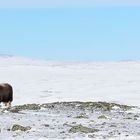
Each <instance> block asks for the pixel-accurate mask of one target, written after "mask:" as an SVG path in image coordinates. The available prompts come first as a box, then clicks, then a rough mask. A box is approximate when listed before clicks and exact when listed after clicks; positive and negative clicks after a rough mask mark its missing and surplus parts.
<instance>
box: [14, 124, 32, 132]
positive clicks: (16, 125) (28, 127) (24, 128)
mask: <svg viewBox="0 0 140 140" xmlns="http://www.w3.org/2000/svg"><path fill="white" fill-rule="evenodd" d="M30 129H31V127H30V126H27V127H24V126H22V125H18V124H14V125H13V127H12V131H28V130H30Z"/></svg>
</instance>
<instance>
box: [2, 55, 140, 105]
mask: <svg viewBox="0 0 140 140" xmlns="http://www.w3.org/2000/svg"><path fill="white" fill-rule="evenodd" d="M0 82H1V83H3V82H8V83H11V85H12V86H13V88H14V102H13V105H18V104H25V103H44V102H45V103H47V102H54V101H109V102H117V103H121V104H127V105H136V106H140V101H139V100H140V62H133V61H120V62H102V63H101V62H87V63H86V62H85V63H81V62H79V63H78V62H75V63H74V62H59V61H58V62H57V61H43V60H35V59H28V58H22V57H15V56H8V55H7V56H6V55H4V56H1V57H0Z"/></svg>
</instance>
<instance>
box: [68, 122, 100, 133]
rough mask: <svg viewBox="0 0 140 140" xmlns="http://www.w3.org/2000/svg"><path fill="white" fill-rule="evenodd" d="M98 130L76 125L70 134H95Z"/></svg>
mask: <svg viewBox="0 0 140 140" xmlns="http://www.w3.org/2000/svg"><path fill="white" fill-rule="evenodd" d="M98 131H99V130H98V129H94V128H89V127H85V126H82V125H81V124H80V125H76V126H73V127H72V128H71V129H70V130H69V133H77V132H82V133H94V132H98Z"/></svg>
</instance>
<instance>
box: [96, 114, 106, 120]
mask: <svg viewBox="0 0 140 140" xmlns="http://www.w3.org/2000/svg"><path fill="white" fill-rule="evenodd" d="M98 119H107V117H106V116H105V115H101V116H99V117H98Z"/></svg>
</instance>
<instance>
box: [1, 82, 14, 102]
mask: <svg viewBox="0 0 140 140" xmlns="http://www.w3.org/2000/svg"><path fill="white" fill-rule="evenodd" d="M12 101H13V88H12V86H11V85H9V84H7V83H4V84H0V103H1V102H4V103H9V102H10V103H11V102H12Z"/></svg>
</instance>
